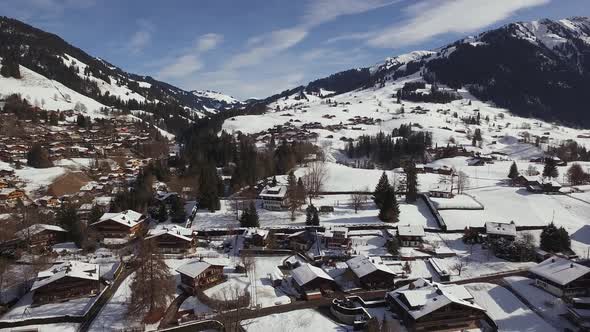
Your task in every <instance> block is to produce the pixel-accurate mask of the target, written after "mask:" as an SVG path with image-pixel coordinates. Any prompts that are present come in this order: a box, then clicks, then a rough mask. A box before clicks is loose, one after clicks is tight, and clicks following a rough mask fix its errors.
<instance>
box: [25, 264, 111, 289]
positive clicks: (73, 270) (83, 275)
mask: <svg viewBox="0 0 590 332" xmlns="http://www.w3.org/2000/svg"><path fill="white" fill-rule="evenodd" d="M99 269H100V266H99V265H98V264H91V263H84V262H79V261H68V262H64V263H61V264H58V265H55V266H53V267H51V268H50V269H48V270H45V271H41V272H39V273H38V274H37V280H36V281H35V282H34V283H33V287H31V291H34V290H36V289H38V288H40V287H43V286H45V285H48V284H50V283H52V282H54V281H56V280H59V279H61V278H64V277H71V278H77V279H87V280H98V278H99V277H100V271H99Z"/></svg>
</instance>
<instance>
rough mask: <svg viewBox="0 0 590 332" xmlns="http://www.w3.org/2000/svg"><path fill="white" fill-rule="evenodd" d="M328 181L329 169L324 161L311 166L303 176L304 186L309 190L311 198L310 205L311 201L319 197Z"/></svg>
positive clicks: (313, 163)
mask: <svg viewBox="0 0 590 332" xmlns="http://www.w3.org/2000/svg"><path fill="white" fill-rule="evenodd" d="M327 180H328V168H327V167H326V163H325V162H323V161H314V162H312V163H310V164H309V166H308V167H307V168H306V170H305V173H304V174H303V184H304V186H305V188H306V189H307V194H308V196H309V203H310V204H311V199H312V198H313V197H317V196H318V194H319V193H320V192H321V191H322V189H323V188H324V185H325V184H326V181H327Z"/></svg>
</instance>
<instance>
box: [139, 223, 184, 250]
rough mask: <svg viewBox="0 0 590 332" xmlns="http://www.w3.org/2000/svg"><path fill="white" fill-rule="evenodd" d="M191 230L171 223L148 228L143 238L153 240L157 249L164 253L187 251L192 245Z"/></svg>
mask: <svg viewBox="0 0 590 332" xmlns="http://www.w3.org/2000/svg"><path fill="white" fill-rule="evenodd" d="M193 234H194V232H193V230H192V229H188V228H185V227H181V226H177V225H173V226H166V227H163V228H160V229H154V230H150V232H149V233H148V235H147V236H146V237H145V240H154V241H156V244H157V245H158V249H159V250H160V252H162V253H166V254H168V253H169V254H178V253H184V252H187V251H188V250H189V249H190V248H191V247H192V246H193V245H194V238H193Z"/></svg>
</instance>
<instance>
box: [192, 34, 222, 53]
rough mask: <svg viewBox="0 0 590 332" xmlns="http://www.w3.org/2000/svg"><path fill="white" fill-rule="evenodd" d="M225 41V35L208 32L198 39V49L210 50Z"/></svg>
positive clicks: (201, 50)
mask: <svg viewBox="0 0 590 332" xmlns="http://www.w3.org/2000/svg"><path fill="white" fill-rule="evenodd" d="M222 41H223V36H222V35H220V34H217V33H208V34H205V35H202V36H201V37H199V39H198V40H197V49H198V51H199V52H206V51H210V50H212V49H214V48H216V47H217V45H219V44H220V43H221V42H222Z"/></svg>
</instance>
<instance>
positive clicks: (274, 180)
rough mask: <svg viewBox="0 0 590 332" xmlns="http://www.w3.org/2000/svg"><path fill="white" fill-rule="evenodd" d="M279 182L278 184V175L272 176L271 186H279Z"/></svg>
mask: <svg viewBox="0 0 590 332" xmlns="http://www.w3.org/2000/svg"><path fill="white" fill-rule="evenodd" d="M277 184H278V182H277V177H276V176H273V177H272V181H271V183H270V186H271V187H276V186H277Z"/></svg>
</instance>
